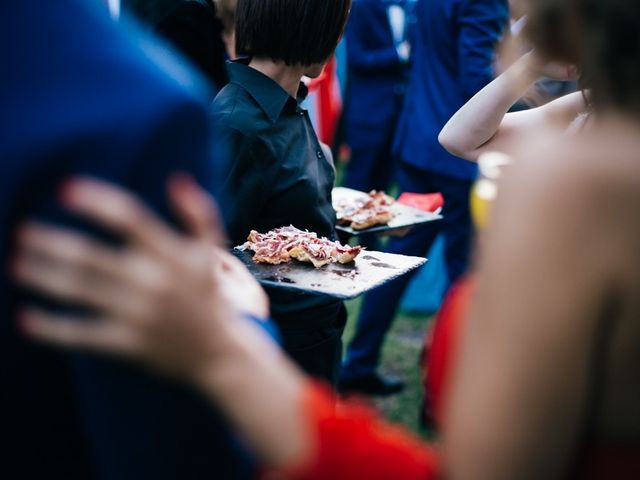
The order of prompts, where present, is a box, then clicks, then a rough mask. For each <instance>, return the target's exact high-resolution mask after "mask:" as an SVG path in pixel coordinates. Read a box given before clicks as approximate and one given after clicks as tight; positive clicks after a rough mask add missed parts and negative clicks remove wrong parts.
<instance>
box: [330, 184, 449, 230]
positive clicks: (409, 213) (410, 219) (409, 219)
mask: <svg viewBox="0 0 640 480" xmlns="http://www.w3.org/2000/svg"><path fill="white" fill-rule="evenodd" d="M332 195H333V203H334V205H335V204H337V203H338V202H339V201H340V199H342V198H353V197H359V196H362V195H366V193H364V192H360V191H358V190H353V189H351V188H345V187H336V188H334V189H333V194H332ZM391 211H392V212H393V218H392V219H391V221H390V222H389V223H388V224H387V225H378V226H375V227H371V228H365V229H363V230H354V229H353V228H351V227H349V226H345V225H337V226H336V230H338V231H341V232H344V233H347V234H349V235H351V236H356V235H367V234H371V233H383V232H390V231H393V230H402V229H404V228H409V227H414V226H416V225H421V224H423V223H429V222H437V221H439V220H442V215H440V214H439V213H429V212H425V211H423V210H420V209H417V208H413V207H409V206H407V205H403V204H401V203H395V204H394V205H392V206H391Z"/></svg>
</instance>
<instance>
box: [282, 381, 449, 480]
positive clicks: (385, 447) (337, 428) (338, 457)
mask: <svg viewBox="0 0 640 480" xmlns="http://www.w3.org/2000/svg"><path fill="white" fill-rule="evenodd" d="M303 402H304V406H305V412H306V415H307V421H308V424H309V429H310V430H311V431H312V432H314V434H315V435H314V437H315V439H316V443H315V448H314V454H313V455H312V458H311V459H310V460H309V461H307V462H306V463H305V464H304V465H302V466H298V467H297V468H294V469H291V470H289V471H288V472H283V473H282V476H283V477H284V478H288V479H293V480H355V479H367V480H390V479H402V480H414V479H415V480H431V479H435V478H437V476H438V475H437V474H438V467H439V463H438V455H437V453H436V451H435V450H434V449H432V448H430V447H429V446H428V445H427V444H426V443H424V442H422V441H421V440H418V439H416V438H415V437H413V436H412V435H411V434H409V433H407V432H405V431H404V430H403V429H402V428H399V427H396V426H393V425H390V424H388V423H386V422H384V421H383V420H381V419H380V418H379V417H378V415H377V414H376V413H375V412H374V411H372V410H371V409H369V408H366V407H364V406H359V405H353V404H349V405H339V406H337V407H335V403H334V400H333V398H332V397H331V394H330V393H329V391H328V390H327V389H325V388H324V387H322V386H318V385H314V384H310V385H309V387H308V388H307V390H306V392H305V394H304V399H303Z"/></svg>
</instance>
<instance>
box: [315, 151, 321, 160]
mask: <svg viewBox="0 0 640 480" xmlns="http://www.w3.org/2000/svg"><path fill="white" fill-rule="evenodd" d="M316 156H317V157H318V158H322V152H321V151H320V150H318V151H317V152H316Z"/></svg>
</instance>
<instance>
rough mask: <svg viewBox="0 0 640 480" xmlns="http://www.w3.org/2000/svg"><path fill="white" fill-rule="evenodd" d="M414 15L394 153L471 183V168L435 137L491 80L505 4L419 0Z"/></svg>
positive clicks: (503, 26) (505, 14)
mask: <svg viewBox="0 0 640 480" xmlns="http://www.w3.org/2000/svg"><path fill="white" fill-rule="evenodd" d="M416 17H417V18H416V21H417V24H416V27H415V32H414V35H413V38H414V41H413V47H412V49H413V51H412V52H411V57H412V70H411V73H410V83H409V88H408V91H407V96H406V97H405V105H404V108H403V112H402V114H401V118H400V125H399V127H398V133H397V135H396V139H395V141H394V151H395V152H396V153H397V154H398V155H399V156H400V159H401V161H402V162H405V163H407V164H410V165H412V166H415V167H418V168H420V169H423V170H426V171H431V172H434V173H437V174H441V175H445V176H449V177H453V178H457V179H461V180H472V179H473V178H475V175H476V168H477V167H476V164H474V163H471V162H467V161H465V160H462V159H460V158H457V157H454V156H453V155H450V154H449V153H447V152H446V151H445V149H444V148H442V146H441V145H440V144H439V143H438V134H439V133H440V131H441V130H442V128H443V127H444V125H445V124H446V123H447V121H448V120H449V119H450V118H451V117H452V116H453V114H454V113H455V112H456V111H458V109H460V107H462V106H463V105H464V104H465V103H466V102H467V101H468V100H469V99H470V98H471V97H472V96H473V95H475V94H476V93H477V92H478V91H479V90H481V89H482V88H483V87H484V86H485V85H487V83H489V82H490V81H491V80H492V79H493V76H494V75H493V63H494V59H495V53H494V52H495V48H496V46H497V44H498V42H499V40H500V39H501V36H502V34H503V32H504V31H505V29H506V28H507V25H508V23H507V22H508V18H509V9H508V5H507V0H419V1H418V4H417V6H416Z"/></svg>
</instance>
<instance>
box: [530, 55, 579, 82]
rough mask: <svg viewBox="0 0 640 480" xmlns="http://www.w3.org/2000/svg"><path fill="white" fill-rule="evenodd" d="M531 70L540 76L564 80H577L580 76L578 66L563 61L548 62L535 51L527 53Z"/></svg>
mask: <svg viewBox="0 0 640 480" xmlns="http://www.w3.org/2000/svg"><path fill="white" fill-rule="evenodd" d="M527 55H528V56H529V65H530V68H531V70H532V71H533V72H534V73H535V74H536V75H537V76H539V77H543V78H550V79H552V80H559V81H563V82H568V81H573V80H577V79H578V78H579V76H580V72H579V70H578V67H576V66H575V65H571V64H567V63H562V62H547V61H545V60H543V59H541V58H540V57H539V56H538V55H537V54H536V52H535V51H533V52H530V53H529V54H527Z"/></svg>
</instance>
